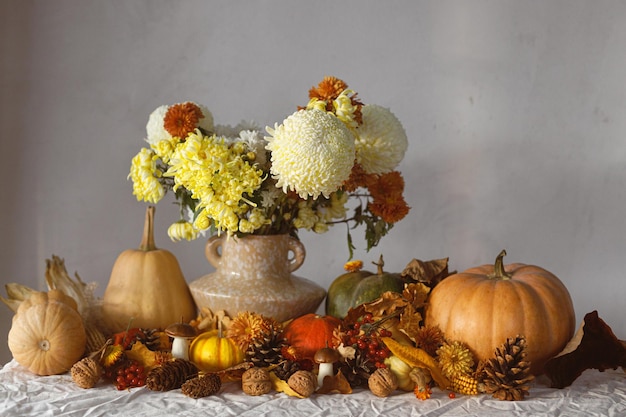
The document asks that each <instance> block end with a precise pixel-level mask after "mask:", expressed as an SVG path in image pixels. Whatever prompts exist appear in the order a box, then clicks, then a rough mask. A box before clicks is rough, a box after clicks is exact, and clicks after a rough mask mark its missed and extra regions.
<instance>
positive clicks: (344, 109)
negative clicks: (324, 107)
mask: <svg viewBox="0 0 626 417" xmlns="http://www.w3.org/2000/svg"><path fill="white" fill-rule="evenodd" d="M353 94H354V91H352V90H344V91H342V92H341V94H339V97H337V98H336V99H335V101H333V107H334V109H335V115H336V116H337V117H338V118H339V120H341V121H342V122H344V123H345V124H346V125H347V126H348V127H351V128H355V127H357V126H358V122H357V121H356V118H355V113H356V111H357V110H358V107H357V106H356V105H355V104H354V103H353V102H352V98H351V97H350V96H351V95H353Z"/></svg>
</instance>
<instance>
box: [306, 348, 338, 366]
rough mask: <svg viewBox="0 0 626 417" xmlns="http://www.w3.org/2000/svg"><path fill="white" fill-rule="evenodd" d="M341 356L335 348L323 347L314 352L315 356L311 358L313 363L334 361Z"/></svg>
mask: <svg viewBox="0 0 626 417" xmlns="http://www.w3.org/2000/svg"><path fill="white" fill-rule="evenodd" d="M340 358H341V356H340V355H339V352H338V351H337V350H336V349H333V348H330V347H323V348H321V349H319V350H318V351H317V352H315V356H313V360H314V361H315V363H335V362H337V361H338V360H339V359H340Z"/></svg>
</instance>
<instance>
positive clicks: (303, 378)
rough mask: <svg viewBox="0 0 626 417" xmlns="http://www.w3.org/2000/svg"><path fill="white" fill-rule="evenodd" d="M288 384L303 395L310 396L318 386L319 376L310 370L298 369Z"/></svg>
mask: <svg viewBox="0 0 626 417" xmlns="http://www.w3.org/2000/svg"><path fill="white" fill-rule="evenodd" d="M287 384H288V385H289V387H290V388H291V389H292V390H294V391H295V392H297V393H298V394H300V395H302V396H303V397H309V396H311V394H313V393H314V392H315V389H316V388H317V377H316V376H315V374H314V373H313V372H310V371H296V372H295V373H294V374H293V375H291V376H290V377H289V380H288V381H287Z"/></svg>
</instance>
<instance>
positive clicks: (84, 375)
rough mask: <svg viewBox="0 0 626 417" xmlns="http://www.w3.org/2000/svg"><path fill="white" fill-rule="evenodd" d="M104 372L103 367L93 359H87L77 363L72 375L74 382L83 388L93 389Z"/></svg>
mask: <svg viewBox="0 0 626 417" xmlns="http://www.w3.org/2000/svg"><path fill="white" fill-rule="evenodd" d="M103 372H104V370H103V368H102V365H100V362H98V361H97V360H96V359H94V358H92V357H86V358H83V359H81V360H79V361H78V362H76V363H75V364H74V365H73V366H72V369H70V374H71V375H72V380H73V381H74V382H75V383H76V385H78V386H79V387H81V388H93V387H94V386H95V385H96V384H97V383H98V381H100V378H101V377H102V373H103Z"/></svg>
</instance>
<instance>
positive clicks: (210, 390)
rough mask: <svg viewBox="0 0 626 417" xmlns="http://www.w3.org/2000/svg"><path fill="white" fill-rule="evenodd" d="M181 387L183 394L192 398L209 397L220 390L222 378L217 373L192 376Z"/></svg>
mask: <svg viewBox="0 0 626 417" xmlns="http://www.w3.org/2000/svg"><path fill="white" fill-rule="evenodd" d="M180 388H181V391H182V393H183V394H185V395H186V396H188V397H191V398H201V397H208V396H209V395H213V394H217V393H218V392H219V390H220V388H222V380H221V379H220V377H219V376H218V375H217V374H214V373H210V374H206V375H205V376H197V377H195V378H191V379H189V380H187V381H186V382H185V383H183V385H182V386H181V387H180Z"/></svg>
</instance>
